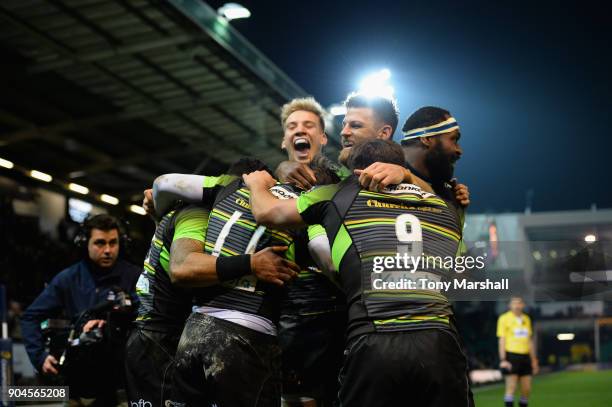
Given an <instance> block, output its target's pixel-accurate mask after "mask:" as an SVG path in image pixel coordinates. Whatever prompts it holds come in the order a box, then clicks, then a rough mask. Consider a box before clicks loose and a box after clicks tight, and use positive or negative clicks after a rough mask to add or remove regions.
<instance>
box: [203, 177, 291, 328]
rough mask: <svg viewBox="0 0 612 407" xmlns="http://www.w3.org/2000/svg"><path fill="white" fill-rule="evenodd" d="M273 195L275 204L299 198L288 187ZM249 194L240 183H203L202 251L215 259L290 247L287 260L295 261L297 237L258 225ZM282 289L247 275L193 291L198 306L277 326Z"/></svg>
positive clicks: (277, 188)
mask: <svg viewBox="0 0 612 407" xmlns="http://www.w3.org/2000/svg"><path fill="white" fill-rule="evenodd" d="M270 190H271V192H272V193H273V194H275V195H276V196H277V197H279V198H284V199H288V198H297V194H296V191H295V190H294V189H293V187H291V186H288V185H276V186H274V187H272V188H271V189H270ZM249 198H250V191H249V190H248V189H247V188H246V186H245V185H244V183H243V182H242V180H241V179H239V178H238V177H233V176H227V175H223V176H220V177H206V178H205V180H204V186H203V193H202V199H203V202H205V203H208V204H211V205H212V206H211V207H212V209H211V211H210V217H209V221H208V229H207V232H206V242H205V251H206V253H208V254H211V255H213V256H222V257H225V256H237V255H241V254H245V253H246V254H252V253H255V252H258V251H260V250H263V249H265V248H266V247H270V246H288V247H289V249H288V250H287V251H286V252H285V257H286V258H287V259H288V260H291V261H295V244H294V240H295V238H296V234H295V232H291V231H287V230H282V229H270V228H266V227H265V226H261V225H258V224H257V223H256V222H255V218H254V217H253V214H252V212H251V206H250V204H249ZM284 295H285V289H284V288H282V287H278V286H276V285H274V284H270V283H266V282H263V281H260V280H258V279H257V278H256V277H255V276H254V275H252V274H249V275H246V276H244V277H242V278H240V279H236V280H232V281H227V282H223V283H220V284H217V285H214V286H211V287H206V288H202V289H198V290H196V296H195V297H196V299H195V302H196V305H198V306H209V307H217V308H225V309H231V310H236V311H242V312H248V313H251V314H255V315H260V316H262V317H265V318H267V319H269V320H271V321H273V322H277V321H278V316H279V308H280V301H281V299H282V297H283V296H284Z"/></svg>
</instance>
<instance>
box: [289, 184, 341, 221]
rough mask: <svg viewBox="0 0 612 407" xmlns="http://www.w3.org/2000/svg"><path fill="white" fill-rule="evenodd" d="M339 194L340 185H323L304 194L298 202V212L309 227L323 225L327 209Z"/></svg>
mask: <svg viewBox="0 0 612 407" xmlns="http://www.w3.org/2000/svg"><path fill="white" fill-rule="evenodd" d="M336 192H338V185H337V184H334V185H323V186H321V187H318V188H314V189H312V190H310V191H308V192H305V193H303V194H302V195H300V196H299V197H298V199H297V200H296V205H297V210H298V213H299V214H300V216H301V217H302V219H303V220H304V222H305V223H306V224H308V225H315V224H318V223H321V221H322V219H323V216H324V212H325V207H326V205H328V204H329V203H331V199H332V198H333V197H334V195H335V194H336Z"/></svg>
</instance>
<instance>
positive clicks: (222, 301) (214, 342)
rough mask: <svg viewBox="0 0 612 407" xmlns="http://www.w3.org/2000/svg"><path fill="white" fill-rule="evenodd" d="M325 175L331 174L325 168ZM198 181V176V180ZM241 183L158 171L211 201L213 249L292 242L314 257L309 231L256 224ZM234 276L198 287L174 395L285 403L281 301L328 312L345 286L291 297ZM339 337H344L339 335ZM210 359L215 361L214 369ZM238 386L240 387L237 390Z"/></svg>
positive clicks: (287, 192)
mask: <svg viewBox="0 0 612 407" xmlns="http://www.w3.org/2000/svg"><path fill="white" fill-rule="evenodd" d="M252 161H253V162H255V161H256V160H252ZM261 165H263V164H261ZM328 174H331V175H333V172H331V171H328ZM320 178H325V176H324V174H323V175H320ZM330 179H331V178H330ZM193 180H197V182H196V183H195V184H194V183H193ZM332 181H334V180H333V179H331V181H330V182H332ZM336 181H337V178H336ZM241 182H242V181H241V179H239V178H237V177H232V176H227V175H225V176H221V177H200V176H193V175H192V176H190V175H181V174H171V175H166V176H162V177H160V178H159V179H158V184H163V185H157V187H158V190H160V191H159V192H162V191H166V192H168V191H172V194H174V198H177V197H178V196H177V195H176V193H177V192H180V193H181V194H182V196H181V197H182V198H187V199H193V198H194V197H195V196H197V195H200V197H201V199H202V201H203V202H208V203H209V204H211V205H213V206H212V211H211V216H210V221H209V222H210V223H209V228H208V230H207V233H206V244H205V251H206V252H207V253H210V254H212V255H213V256H234V257H236V255H237V254H238V253H243V252H249V251H251V250H253V248H255V247H259V246H261V247H265V246H269V245H279V244H287V245H289V247H290V249H289V251H288V253H287V256H288V257H290V258H292V259H296V260H298V261H299V262H300V264H301V265H302V269H305V267H304V264H306V262H307V261H308V260H307V259H309V255H308V245H307V244H306V242H307V240H305V241H303V242H302V241H301V239H306V237H305V236H304V235H301V236H300V235H298V234H290V233H287V232H285V231H282V230H272V229H266V228H264V227H259V226H257V225H256V224H255V222H254V219H253V218H252V215H251V214H250V211H249V204H248V200H249V192H248V190H246V189H245V188H244V186H243V185H242V184H241ZM197 185H203V186H204V188H202V187H201V186H200V187H199V191H200V192H199V193H198V192H194V191H191V190H190V188H191V187H193V188H197ZM177 186H178V187H177ZM174 187H176V188H174ZM173 188H174V189H173ZM272 190H273V192H274V193H275V194H277V196H279V197H297V195H296V192H298V193H299V191H298V190H296V189H295V188H293V187H291V186H289V185H277V186H275V187H274V188H273V189H272ZM158 195H159V194H158ZM166 198H168V197H166ZM166 198H165V199H166ZM156 206H157V201H156ZM298 242H300V243H298ZM327 250H328V251H329V248H327ZM310 266H311V267H313V266H314V264H313V263H311V264H310ZM296 267H297V266H296ZM234 270H235V272H236V273H239V271H240V265H239V264H235V265H234ZM235 277H236V279H235V280H234V281H231V282H226V283H225V284H221V285H218V286H214V287H209V288H206V289H202V290H198V292H197V293H196V305H197V308H196V309H195V311H196V312H194V313H193V314H192V315H191V316H190V317H189V319H188V321H187V324H186V326H185V329H184V331H183V336H182V339H181V342H180V344H179V348H178V351H177V372H176V375H175V379H176V380H175V383H176V397H174V399H173V401H175V402H187V404H189V405H200V404H202V403H216V404H217V405H219V406H221V405H231V406H233V405H255V404H248V403H249V402H252V403H256V404H257V405H277V404H278V403H280V386H279V385H280V382H279V379H280V377H279V373H280V371H279V370H278V368H279V367H280V363H279V362H280V358H279V357H280V349H279V348H278V342H277V340H276V336H277V335H276V324H277V322H278V312H279V308H280V305H281V303H282V304H289V308H292V309H293V310H304V309H311V310H313V308H308V306H311V305H312V303H314V304H316V306H317V307H319V308H318V311H325V312H329V307H330V306H332V307H336V306H342V304H343V300H342V299H341V298H340V299H338V297H339V294H341V293H340V292H339V290H337V289H336V288H335V287H334V286H332V285H330V284H327V286H324V285H322V284H317V285H316V287H315V288H316V289H315V290H311V291H308V292H306V293H304V292H302V293H297V294H300V295H301V297H300V296H298V295H296V292H290V296H289V298H287V296H286V295H284V294H282V293H280V292H279V291H278V290H275V289H274V288H273V287H270V286H267V285H265V284H263V283H260V282H256V281H253V279H252V278H250V277H249V276H247V277H243V276H242V275H238V274H237V275H235ZM306 277H308V276H306ZM317 277H318V276H317ZM304 279H305V280H307V278H304ZM304 287H306V288H308V287H309V284H303V285H302V288H304ZM283 299H284V300H283ZM332 309H333V308H332ZM316 312H317V311H314V312H313V314H316ZM334 321H335V320H334ZM328 322H331V321H328ZM340 323H342V321H340ZM323 334H325V332H323ZM237 336H240V337H241V338H242V340H243V341H247V342H248V344H249V346H248V347H247V348H245V347H244V346H243V345H241V343H239V342H240V341H238V342H236V341H235V340H234V339H235V338H236V337H237ZM302 339H303V338H302ZM310 339H311V340H312V342H315V341H318V343H319V344H320V345H321V347H322V349H325V347H326V346H327V347H329V346H330V344H329V341H331V339H330V338H321V337H316V336H315V335H311V336H310ZM336 341H338V342H341V338H340V339H339V340H338V339H336ZM315 344H316V343H315ZM319 351H320V350H319ZM340 357H341V355H338V356H337V357H336V358H340ZM209 365H210V366H212V367H211V368H210V369H209ZM324 374H328V375H329V373H326V372H325V373H324ZM332 378H333V373H332ZM235 388H239V389H240V391H236V390H232V389H235Z"/></svg>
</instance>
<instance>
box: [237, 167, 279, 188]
mask: <svg viewBox="0 0 612 407" xmlns="http://www.w3.org/2000/svg"><path fill="white" fill-rule="evenodd" d="M242 179H243V180H244V183H245V184H246V186H247V187H249V189H250V188H253V187H265V188H266V189H269V188H271V187H273V186H274V185H275V184H276V181H275V180H274V178H272V176H271V175H270V174H268V172H267V171H254V172H252V173H250V174H242Z"/></svg>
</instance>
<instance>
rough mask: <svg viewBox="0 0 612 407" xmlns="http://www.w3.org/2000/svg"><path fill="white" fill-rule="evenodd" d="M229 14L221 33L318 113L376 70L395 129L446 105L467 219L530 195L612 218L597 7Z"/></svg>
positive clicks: (349, 5) (605, 64)
mask: <svg viewBox="0 0 612 407" xmlns="http://www.w3.org/2000/svg"><path fill="white" fill-rule="evenodd" d="M222 3H223V2H217V1H210V2H209V4H210V5H211V6H213V7H218V6H219V5H221V4H222ZM533 3H535V2H533ZM242 4H243V5H245V6H247V7H248V8H249V9H250V10H251V13H252V16H251V18H250V19H248V20H238V21H233V22H232V25H234V27H236V28H237V29H238V30H239V31H240V32H241V33H242V34H244V35H245V36H246V38H248V39H249V40H250V41H251V42H252V43H253V44H254V45H255V46H256V47H257V48H259V49H260V50H261V51H262V52H263V53H264V54H265V55H267V56H268V57H269V58H270V59H271V60H272V61H273V62H275V63H276V64H277V65H278V66H279V67H280V68H281V69H283V70H284V71H285V72H286V73H287V74H288V75H289V76H290V77H291V78H292V79H294V80H295V81H296V82H297V83H298V84H299V85H300V86H301V87H303V88H304V89H305V90H306V91H307V92H308V93H310V94H312V95H313V96H315V98H317V100H319V101H320V102H321V103H322V104H323V105H325V106H328V105H330V104H331V103H335V102H340V101H342V100H343V99H344V97H345V96H346V94H347V93H349V92H350V91H352V90H355V89H356V88H357V86H358V83H359V80H360V79H361V78H362V77H363V76H364V75H366V74H368V73H370V72H372V71H376V70H378V69H381V68H388V69H390V70H391V73H392V77H391V82H392V84H393V85H394V86H395V89H396V95H397V98H398V103H399V108H400V128H401V125H402V123H403V121H404V120H405V119H406V118H407V117H408V116H409V115H410V113H412V112H413V111H414V110H416V109H417V108H418V107H420V106H423V105H435V106H441V107H444V108H446V109H449V110H450V111H451V112H452V113H453V115H454V116H455V117H456V118H457V120H458V121H459V123H460V125H461V130H462V139H461V142H462V146H463V149H464V156H463V158H462V159H461V160H460V161H459V163H458V166H457V176H458V177H459V179H460V180H461V181H462V182H465V183H467V184H468V185H469V187H470V190H471V193H472V202H473V204H472V207H471V210H470V211H471V212H472V213H476V212H485V211H487V212H489V211H490V212H500V211H522V210H523V209H524V207H525V201H526V194H527V191H528V190H529V189H533V204H532V208H533V210H534V211H550V210H567V209H588V208H590V206H591V204H592V203H595V204H597V206H598V207H599V208H612V186H610V181H609V179H610V175H611V174H612V140H611V138H612V132H611V129H612V124H609V123H610V121H612V117H611V116H612V102H611V98H612V86H611V84H612V79H611V75H612V55H611V54H612V35H611V32H612V28H611V27H612V14H611V13H610V12H608V11H606V10H605V7H604V3H603V2H601V3H594V2H593V3H590V2H576V3H562V2H558V3H542V2H538V4H537V5H536V4H530V3H520V2H490V3H475V2H468V3H464V2H436V1H420V2H408V1H382V0H377V1H367V2H365V1H364V2H359V1H351V2H348V1H327V2H317V1H308V2H307V1H299V2H298V1H283V2H280V1H278V2H277V1H254V2H249V1H242ZM397 137H399V131H398V132H396V138H397Z"/></svg>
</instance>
